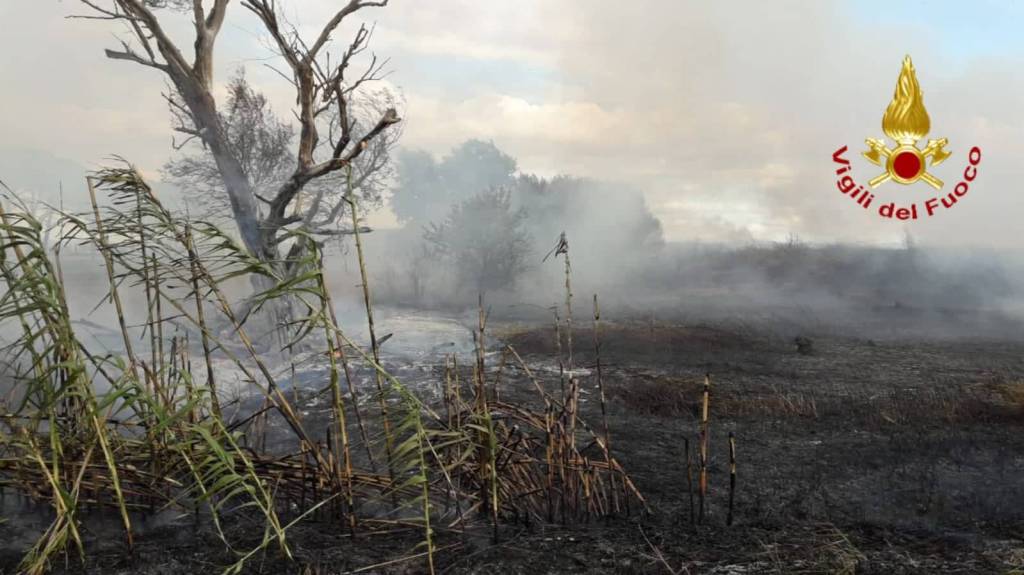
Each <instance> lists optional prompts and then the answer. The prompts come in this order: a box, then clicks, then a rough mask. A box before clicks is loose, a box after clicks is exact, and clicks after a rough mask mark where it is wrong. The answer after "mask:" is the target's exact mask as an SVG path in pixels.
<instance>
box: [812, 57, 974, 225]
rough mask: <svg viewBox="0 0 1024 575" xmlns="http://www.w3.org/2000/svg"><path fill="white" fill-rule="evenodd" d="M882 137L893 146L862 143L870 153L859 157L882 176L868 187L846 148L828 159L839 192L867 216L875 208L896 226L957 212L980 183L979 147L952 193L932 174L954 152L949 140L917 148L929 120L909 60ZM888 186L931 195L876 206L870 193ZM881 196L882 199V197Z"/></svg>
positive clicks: (896, 198)
mask: <svg viewBox="0 0 1024 575" xmlns="http://www.w3.org/2000/svg"><path fill="white" fill-rule="evenodd" d="M882 131H883V132H885V135H886V136H888V137H889V139H891V140H892V141H893V142H895V145H894V146H893V147H889V145H888V143H887V142H886V140H884V139H877V138H868V139H867V140H865V143H866V144H867V146H868V149H867V151H864V152H861V155H862V156H864V157H865V158H867V159H868V161H869V162H871V163H872V164H874V165H875V166H878V167H880V168H881V169H882V170H884V171H883V172H882V173H881V174H879V175H877V176H875V177H874V178H872V179H870V180H868V187H865V186H863V185H861V184H858V183H857V182H855V181H854V179H853V174H852V168H853V167H852V166H851V165H850V160H849V159H848V158H847V157H846V154H847V150H848V148H847V146H843V147H842V148H839V149H838V150H836V151H835V153H833V154H832V161H833V162H835V164H836V165H837V168H836V176H837V179H836V186H837V187H838V188H839V191H840V192H842V193H843V194H844V195H846V196H848V197H849V198H850V199H852V200H853V201H854V202H856V203H857V205H859V206H860V207H861V208H863V209H865V210H868V209H872V208H877V213H878V215H879V216H881V217H883V218H889V219H897V220H916V219H918V218H925V217H931V216H934V215H936V214H938V213H939V212H940V211H942V210H944V209H950V208H952V207H953V206H955V205H956V204H957V202H959V201H960V200H962V199H963V198H964V196H966V195H967V192H968V190H969V189H970V186H971V183H972V182H973V181H974V179H975V178H977V177H978V164H980V163H981V148H979V147H977V146H974V147H972V148H971V150H970V152H968V154H967V167H966V168H964V170H963V177H962V178H961V179H960V181H959V182H957V184H956V186H954V187H953V189H952V190H951V191H950V190H943V188H944V186H945V185H944V183H943V181H942V180H940V179H939V178H938V176H936V175H935V174H934V173H932V171H931V169H932V168H935V167H936V166H938V165H939V164H942V163H943V162H945V161H946V160H947V159H948V158H949V157H950V156H952V155H953V152H952V151H950V150H947V149H946V146H947V145H949V140H948V139H947V138H938V139H934V140H928V143H927V144H925V146H924V147H923V148H920V147H918V142H919V141H920V140H922V139H923V138H924V137H925V136H927V135H928V132H929V131H931V119H930V118H929V117H928V110H926V109H925V107H924V94H923V92H921V86H919V85H918V83H917V75H916V74H915V73H914V64H913V62H911V61H910V56H907V57H906V58H904V59H903V68H902V69H901V70H900V77H899V79H898V80H896V92H895V93H894V94H893V96H892V102H890V103H889V107H888V108H886V109H885V115H883V116H882ZM888 182H893V183H897V184H902V185H904V186H911V185H913V184H917V183H918V182H923V183H925V184H927V185H928V186H930V187H931V188H932V190H931V192H932V193H931V194H929V195H930V196H931V197H929V198H927V199H925V200H924V201H920V200H918V199H916V197H906V196H902V197H901V196H897V195H890V196H888V197H886V198H885V199H883V197H879V198H878V200H877V201H876V198H875V191H874V190H875V189H876V188H879V187H880V186H882V185H883V184H886V183H888ZM889 188H891V186H889ZM888 192H889V190H887V193H888ZM915 192H916V190H915ZM936 192H937V194H936ZM933 194H934V195H933ZM879 196H882V194H881V192H879ZM889 198H892V199H891V200H890V199H889ZM886 200H889V201H886ZM919 203H920V207H918V204H919Z"/></svg>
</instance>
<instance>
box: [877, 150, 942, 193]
mask: <svg viewBox="0 0 1024 575" xmlns="http://www.w3.org/2000/svg"><path fill="white" fill-rule="evenodd" d="M864 142H865V143H866V144H867V145H868V148H869V149H868V151H866V152H862V153H861V155H863V156H864V157H865V158H867V159H868V160H869V161H870V162H871V163H873V164H875V165H876V166H884V167H885V173H883V174H881V175H879V176H878V177H876V178H874V179H872V180H869V181H868V184H869V185H870V186H871V187H872V188H877V187H878V186H880V185H882V184H884V183H885V182H888V181H889V180H893V181H896V182H899V183H901V184H912V183H914V182H916V181H917V180H924V182H925V183H926V184H928V185H929V186H931V187H933V188H935V189H936V190H938V189H941V188H942V180H940V179H938V178H936V177H935V176H933V175H931V174H929V173H928V171H927V170H926V169H925V160H926V159H928V158H931V165H932V166H937V165H939V164H941V163H942V162H944V161H945V160H946V158H948V157H949V156H951V155H952V154H953V153H952V152H948V151H946V149H945V146H946V144H948V143H949V139H948V138H940V139H938V140H928V145H927V146H925V148H924V149H923V150H919V149H918V148H917V146H916V145H915V144H914V143H913V142H910V143H908V142H907V141H906V140H904V141H903V142H901V143H900V144H899V145H897V146H896V147H895V148H892V149H891V150H890V149H889V147H888V146H886V145H885V142H884V141H882V140H878V139H875V138H868V139H867V140H864Z"/></svg>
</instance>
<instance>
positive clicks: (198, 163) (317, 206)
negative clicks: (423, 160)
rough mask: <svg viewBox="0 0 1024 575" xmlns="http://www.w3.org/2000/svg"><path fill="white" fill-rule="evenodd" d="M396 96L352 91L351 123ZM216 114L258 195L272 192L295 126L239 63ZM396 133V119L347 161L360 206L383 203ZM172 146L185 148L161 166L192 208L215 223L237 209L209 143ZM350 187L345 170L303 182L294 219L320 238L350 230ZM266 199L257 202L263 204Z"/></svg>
mask: <svg viewBox="0 0 1024 575" xmlns="http://www.w3.org/2000/svg"><path fill="white" fill-rule="evenodd" d="M172 97H173V96H172ZM179 100H180V98H176V99H175V100H172V104H171V111H172V115H173V117H174V120H175V122H176V123H177V125H187V124H185V123H186V122H188V121H189V118H188V117H187V116H185V115H184V114H183V113H182V112H181V111H180V110H181V109H182V108H184V106H181V105H179ZM394 102H395V98H394V97H393V95H392V94H391V93H390V92H389V91H388V90H376V91H367V92H366V93H365V94H360V95H359V97H358V98H355V99H354V100H353V102H352V108H353V109H354V110H355V113H356V114H357V115H358V118H357V120H356V122H355V124H354V125H355V129H356V130H357V132H358V130H359V129H360V128H361V126H370V125H372V119H376V118H378V117H380V116H381V115H382V114H384V113H385V112H386V110H387V108H389V107H393V106H394ZM219 113H220V116H221V120H220V121H221V125H222V126H223V127H224V131H225V134H226V140H227V145H228V146H229V147H231V149H232V152H233V154H234V155H235V157H237V158H238V159H239V161H240V162H241V163H242V168H243V170H244V171H245V173H246V176H247V177H248V179H249V183H250V185H251V186H252V187H253V192H254V193H255V194H256V197H257V199H260V198H269V197H273V195H274V193H275V192H276V191H277V189H278V188H279V187H280V186H281V184H282V183H283V182H285V181H286V180H287V179H288V178H290V177H291V175H292V171H293V169H294V166H295V154H294V152H293V144H294V140H295V130H294V129H293V127H292V126H291V125H290V124H289V123H288V122H286V121H283V120H282V119H280V118H279V117H278V116H277V115H276V114H275V113H274V111H273V110H272V109H271V108H270V105H269V103H268V101H267V99H266V97H265V96H263V94H261V93H260V92H258V91H256V90H255V89H254V88H253V87H252V86H251V85H250V84H249V82H248V81H247V80H246V76H245V74H244V70H240V71H239V73H237V74H236V75H235V76H234V77H232V78H231V81H230V83H229V84H228V97H227V98H226V99H225V100H224V103H223V105H222V106H221V110H220V112H219ZM335 122H336V117H335V115H333V114H332V115H331V117H330V118H328V119H327V121H326V129H328V130H330V129H332V128H333V127H334V125H335ZM400 136H401V130H400V125H399V126H395V127H394V128H391V129H389V130H386V131H385V132H383V133H382V134H380V135H379V136H377V137H376V138H374V139H373V141H372V142H370V144H369V146H368V147H367V148H366V150H365V151H364V152H363V153H361V154H359V155H358V156H357V157H355V158H354V159H353V160H352V186H351V192H350V193H351V194H352V195H353V197H355V198H356V199H357V200H358V202H359V205H360V206H363V207H364V209H365V207H374V206H379V205H380V204H381V202H382V198H383V194H384V190H385V189H386V188H387V186H388V183H389V180H390V179H391V178H392V177H393V175H394V174H393V173H394V169H393V166H392V162H391V156H392V152H393V150H394V147H395V146H396V145H397V143H398V138H399V137H400ZM193 141H195V139H193ZM175 148H176V149H178V150H184V151H182V153H180V154H178V155H177V156H176V157H175V158H173V159H172V160H171V161H169V162H167V164H165V165H164V175H165V177H166V178H167V179H168V180H169V181H171V182H173V183H175V184H177V185H178V186H179V187H180V188H181V189H182V190H183V192H184V194H185V196H186V198H188V201H189V205H190V207H191V206H197V207H198V208H199V210H198V211H199V213H201V214H202V215H203V217H204V218H206V219H209V220H211V221H216V222H225V221H227V222H230V221H232V220H233V218H234V214H233V213H232V210H231V202H230V198H229V197H228V194H227V191H226V190H225V188H224V183H223V180H222V178H221V174H220V170H219V169H218V167H217V163H216V161H215V158H214V157H213V155H212V154H210V152H209V149H207V148H205V147H203V146H201V145H198V144H192V145H188V143H187V142H182V144H180V145H175ZM319 151H320V154H319V155H320V156H323V155H326V154H327V153H328V151H327V150H325V146H322V145H321V146H319ZM347 190H349V186H348V182H347V181H346V176H345V171H344V170H342V171H338V172H334V173H332V174H328V175H326V176H323V177H321V178H318V179H316V180H313V181H311V182H309V183H308V184H306V186H305V188H304V189H303V190H302V192H301V193H300V194H299V195H298V197H296V199H295V201H294V203H293V206H292V213H295V214H300V215H302V217H303V219H302V221H301V222H299V223H298V224H296V225H300V226H302V227H303V229H304V230H305V231H306V232H307V233H309V234H311V235H314V236H317V237H318V238H319V239H321V240H322V241H325V242H326V241H328V240H330V239H332V238H338V237H340V236H342V235H345V234H348V233H350V232H351V228H347V227H346V226H345V225H344V223H345V222H349V221H350V218H349V217H348V213H347V211H346V208H347V206H348V202H346V201H345V194H346V193H349V192H347ZM267 204H268V203H267V202H261V203H260V204H259V207H260V209H261V211H262V210H265V208H266V206H267ZM261 215H262V214H261ZM362 230H363V231H365V230H366V228H362Z"/></svg>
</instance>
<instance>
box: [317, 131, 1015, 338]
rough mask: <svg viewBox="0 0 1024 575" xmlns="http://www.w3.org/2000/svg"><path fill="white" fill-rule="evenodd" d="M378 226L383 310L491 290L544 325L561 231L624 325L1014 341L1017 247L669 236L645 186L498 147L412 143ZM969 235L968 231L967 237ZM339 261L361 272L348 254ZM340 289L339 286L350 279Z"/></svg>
mask: <svg viewBox="0 0 1024 575" xmlns="http://www.w3.org/2000/svg"><path fill="white" fill-rule="evenodd" d="M397 174H398V184H397V186H396V188H395V190H394V192H393V198H392V206H393V208H394V210H395V212H396V214H397V215H398V216H399V218H400V220H401V222H402V227H400V228H399V229H387V230H377V231H376V232H374V236H373V242H371V243H370V244H369V245H368V247H367V254H368V257H370V258H371V259H372V260H374V262H375V263H374V266H373V268H374V270H373V275H374V279H375V283H376V284H377V285H379V286H381V287H380V288H379V290H378V298H379V301H380V302H381V303H386V304H388V305H394V306H400V307H405V308H413V309H426V310H446V311H453V310H456V311H457V310H463V309H467V307H472V306H473V305H474V303H473V302H475V301H476V296H477V294H479V293H485V294H486V295H487V299H488V301H489V302H491V305H492V309H493V311H494V313H496V314H499V315H501V316H502V317H506V318H509V319H514V318H520V319H531V320H536V319H546V318H547V317H549V313H548V312H547V311H546V309H547V308H549V307H550V306H551V305H552V304H553V303H554V300H553V299H552V298H551V297H550V294H552V293H558V290H559V289H560V282H561V280H560V279H559V275H558V274H557V273H552V272H553V271H556V267H557V266H556V265H555V264H552V262H551V259H550V257H548V258H547V259H545V257H546V256H550V255H551V250H552V248H553V247H554V246H555V244H556V243H557V241H558V238H559V237H560V234H561V233H563V232H564V233H565V234H566V237H567V239H568V242H569V244H570V245H571V246H572V253H573V258H572V259H573V273H574V278H575V280H574V282H575V289H576V291H577V292H578V293H580V294H587V295H589V294H593V293H599V294H601V296H602V300H603V301H604V302H605V304H604V305H605V307H606V309H607V310H608V311H609V312H612V311H614V313H615V315H616V316H618V317H622V318H633V319H644V318H650V317H658V318H662V319H671V320H679V321H697V322H712V323H714V322H721V321H726V322H737V321H740V322H745V323H748V324H752V325H753V324H756V325H758V326H759V327H772V328H773V329H777V330H781V331H783V332H785V333H786V334H795V333H798V332H815V333H818V332H827V333H843V332H847V333H854V334H859V335H863V336H865V337H875V338H884V337H897V336H901V335H906V336H927V337H936V338H957V337H1017V334H1019V333H1021V332H1020V330H1019V329H1018V328H1019V325H1018V320H1019V319H1020V317H1021V312H1022V310H1024V307H1022V306H1021V305H1020V303H1021V301H1022V299H1021V298H1022V295H1024V294H1022V292H1021V288H1020V286H1021V285H1024V283H1022V281H1021V280H1024V258H1022V257H1021V254H1019V253H1013V252H1008V251H996V250H988V249H985V248H981V247H965V248H961V249H950V248H937V247H930V246H923V245H919V244H917V243H916V242H915V240H914V237H913V235H912V231H913V230H912V229H908V230H907V232H906V235H905V238H904V240H903V241H902V242H901V243H899V244H898V245H891V246H870V245H854V244H813V243H808V242H804V241H801V239H800V238H799V237H798V236H797V235H795V234H794V235H792V236H790V237H789V238H788V239H786V240H784V241H777V242H765V241H762V242H753V241H749V240H739V239H738V240H737V241H734V242H728V241H721V240H718V241H714V242H711V241H700V239H699V238H700V237H701V230H699V229H696V230H687V235H688V236H692V237H693V238H695V239H691V240H684V241H667V240H666V239H665V234H664V232H663V230H662V226H661V223H660V222H659V220H658V219H657V217H656V216H655V215H654V213H653V212H652V211H651V208H650V206H648V205H647V204H646V202H645V199H644V196H643V194H642V192H641V190H638V189H635V188H631V187H629V186H628V185H618V184H611V183H607V182H599V181H593V180H589V179H586V178H577V177H572V176H557V177H553V178H542V177H538V176H535V175H532V174H528V173H523V172H521V171H520V170H519V169H518V167H517V164H516V162H515V160H514V158H512V157H510V156H508V155H507V154H505V153H504V152H502V151H501V150H500V149H498V148H497V147H496V146H495V145H494V144H493V143H487V142H481V141H476V140H473V141H468V142H465V143H464V144H462V145H460V146H458V147H456V148H455V149H453V150H452V151H451V152H450V153H449V154H448V155H446V156H444V157H443V158H441V159H440V160H436V159H434V158H433V157H432V156H430V155H428V154H426V153H425V152H408V151H406V152H404V153H403V154H402V155H401V156H400V158H399V161H398V162H397ZM965 244H966V245H969V244H970V238H965ZM329 261H330V262H331V265H336V266H339V267H341V268H343V269H352V267H353V262H352V261H351V259H350V254H347V253H345V250H343V249H342V250H339V251H338V252H335V254H333V256H332V257H331V259H330V260H329ZM339 288H340V289H344V286H339Z"/></svg>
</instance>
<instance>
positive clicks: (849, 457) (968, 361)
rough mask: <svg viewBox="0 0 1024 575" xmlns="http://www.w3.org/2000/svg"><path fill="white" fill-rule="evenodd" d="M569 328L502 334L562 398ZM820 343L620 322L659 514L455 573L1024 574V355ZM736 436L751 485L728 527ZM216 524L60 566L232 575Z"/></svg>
mask: <svg viewBox="0 0 1024 575" xmlns="http://www.w3.org/2000/svg"><path fill="white" fill-rule="evenodd" d="M553 331H554V330H553V328H551V327H543V328H534V327H526V328H524V327H515V326H505V327H504V328H503V329H502V330H500V333H499V334H496V335H495V336H494V338H495V339H499V340H501V341H502V342H503V343H508V344H510V345H512V346H513V347H514V348H515V349H516V350H517V351H518V352H519V353H520V354H522V355H523V356H524V357H525V358H526V359H527V361H528V363H530V365H531V369H534V371H535V372H537V373H540V374H542V376H543V379H544V382H545V386H547V387H548V389H549V390H553V391H554V390H557V387H558V371H557V364H556V363H555V362H554V361H553V359H552V358H553V357H554V356H555V349H556V347H555V343H556V342H555V336H554V334H553ZM803 337H806V340H804V341H801V345H800V346H798V345H797V343H796V342H795V341H794V339H793V338H792V337H789V336H786V337H783V336H780V335H778V334H776V333H773V332H767V331H766V332H758V331H757V330H754V329H750V328H744V329H742V330H737V329H731V328H724V327H715V326H680V325H668V324H665V325H663V324H654V323H651V322H647V323H620V324H607V325H605V326H603V328H602V357H601V361H602V365H603V373H604V384H605V389H606V392H607V395H608V400H609V403H608V408H609V416H608V421H609V426H610V430H611V448H612V452H613V454H614V455H615V456H616V457H617V458H618V459H619V461H620V462H621V463H622V464H623V466H624V467H625V469H626V470H627V471H628V472H629V473H630V474H631V476H632V478H633V480H634V482H635V483H636V484H637V487H638V488H639V489H640V491H641V492H642V493H643V494H644V496H645V497H646V499H647V504H648V507H649V512H647V513H644V512H642V511H641V510H640V509H638V508H636V507H634V508H633V509H632V510H631V513H630V514H629V515H628V516H625V515H623V516H620V517H616V518H612V519H594V520H592V521H590V522H585V523H582V524H577V525H572V526H560V525H538V524H532V525H524V524H522V523H511V522H510V523H509V524H507V525H505V526H504V527H503V528H502V532H501V538H500V542H499V543H498V544H492V543H491V541H490V540H489V537H488V535H489V532H488V531H487V529H486V526H482V528H481V530H480V533H462V534H456V533H448V532H445V531H444V530H441V531H439V533H438V542H437V546H438V548H439V549H440V551H439V553H438V562H437V565H438V572H441V573H473V574H476V573H481V574H482V573H523V574H530V575H536V574H540V573H722V574H739V573H879V574H883V573H884V574H892V573H1024V342H1021V341H1011V340H1007V339H1005V338H1004V339H998V340H997V339H990V340H984V339H976V338H975V339H970V338H968V339H949V338H946V339H933V338H928V337H916V338H900V337H897V338H890V339H886V340H884V341H883V340H880V341H873V340H870V339H866V338H859V337H844V336H837V335H828V336H815V335H807V336H803ZM573 339H574V350H575V354H574V361H575V364H576V366H577V367H579V368H582V369H583V370H585V371H584V374H585V375H583V376H582V379H581V381H582V385H583V396H582V397H583V399H582V405H581V411H582V416H583V418H584V419H586V420H587V421H588V422H589V423H590V424H591V425H592V426H593V427H594V428H595V429H600V426H601V412H600V403H599V399H598V398H599V396H598V393H597V389H596V379H595V377H594V372H593V369H592V368H593V366H594V364H595V355H594V352H593V332H592V331H591V329H590V328H589V327H586V326H583V327H577V328H576V329H575V330H574V332H573ZM563 345H565V343H564V341H563ZM798 347H799V350H798ZM495 349H496V350H497V349H498V347H497V346H495ZM495 353H499V352H497V351H496V352H495ZM467 362H468V359H467ZM507 369H508V371H507V375H506V376H503V378H502V380H501V389H500V393H501V395H502V398H503V400H506V401H510V400H511V401H516V402H522V403H524V404H527V405H539V401H538V399H537V395H536V392H535V391H534V390H533V388H532V386H531V385H530V384H529V383H528V382H527V380H526V379H525V377H524V376H523V374H522V373H520V372H519V370H516V369H512V368H507ZM705 373H710V374H711V380H712V394H711V418H710V421H711V424H710V428H711V435H710V462H709V464H710V468H709V485H710V487H709V496H708V498H707V506H708V507H707V516H706V518H705V521H704V524H702V525H699V526H698V525H694V524H693V523H691V520H690V503H689V501H690V497H689V495H688V488H687V476H686V455H685V452H684V447H683V446H684V438H688V439H689V440H690V443H691V447H693V446H695V445H696V440H697V428H698V410H699V405H700V397H701V388H702V384H703V378H704V374H705ZM730 431H731V432H734V433H735V436H736V442H737V452H738V484H737V491H736V499H735V521H734V524H733V525H731V526H727V525H726V524H725V519H726V513H727V501H728V456H727V454H728V451H727V449H728V447H727V436H728V433H729V432H730ZM595 456H597V453H596V451H595ZM204 523H205V522H199V524H198V525H200V526H199V527H195V528H193V526H192V524H191V523H190V522H189V521H187V520H184V521H183V520H178V521H176V522H174V523H172V524H169V525H164V526H153V527H152V528H149V529H144V531H143V533H142V534H140V536H139V537H138V538H137V543H136V550H135V553H134V555H132V556H127V555H126V554H125V552H124V547H123V545H122V544H121V541H120V539H119V537H118V535H117V532H116V531H110V532H109V533H108V534H107V535H103V534H102V532H99V531H97V532H96V533H93V534H92V535H91V536H88V538H89V547H90V549H89V550H88V551H89V554H88V558H87V562H86V565H85V566H84V567H82V566H79V565H78V564H77V559H75V558H74V556H73V555H72V556H71V559H70V561H69V562H68V564H67V565H55V568H56V569H57V570H59V571H66V572H82V571H85V572H89V573H135V572H140V573H154V574H155V573H200V572H219V571H220V570H221V569H222V568H223V566H225V565H227V564H230V563H231V562H232V561H233V558H232V556H231V555H230V554H229V553H227V552H225V551H223V550H222V547H221V545H220V543H219V541H217V539H216V537H215V536H214V534H213V533H212V532H210V531H209V529H208V528H207V527H203V526H201V525H203V524H204ZM237 523H238V524H237V525H236V524H232V525H228V527H227V529H228V530H229V532H230V534H231V536H232V538H233V539H235V540H238V541H241V542H245V541H248V540H251V541H250V542H251V543H252V544H253V545H255V544H256V543H258V542H259V540H260V538H261V536H262V533H247V532H246V527H245V524H244V522H243V521H239V522H237ZM5 529H7V530H8V532H9V529H10V527H9V526H6V527H5V526H4V525H0V535H3V534H4V533H5ZM420 538H421V534H420V533H419V532H418V531H417V530H416V529H413V528H410V529H409V530H407V531H402V530H398V531H394V530H389V531H387V532H383V533H381V534H357V536H356V537H355V538H353V537H350V536H349V535H348V534H347V533H345V532H344V530H343V529H342V528H340V527H338V526H337V525H336V524H335V523H331V522H327V521H310V522H304V523H302V524H299V525H298V526H296V527H295V528H293V529H292V530H291V531H290V542H291V544H292V546H293V550H294V553H295V561H291V562H289V561H285V560H284V559H282V558H281V557H279V556H278V555H277V553H276V552H275V551H273V550H271V551H269V552H268V553H267V554H266V555H265V556H262V557H260V558H258V559H254V560H253V561H251V562H250V563H249V564H248V565H247V567H246V571H245V572H247V573H310V574H314V573H321V574H328V573H343V572H347V571H350V570H356V569H360V568H364V567H366V566H372V565H378V566H377V567H373V568H371V569H369V570H367V571H363V572H369V573H422V572H424V570H425V566H424V565H423V563H422V562H420V561H415V560H414V561H398V562H396V563H393V564H385V565H380V564H381V563H384V562H388V561H393V560H396V559H399V558H401V557H402V556H404V555H407V554H408V553H409V552H410V549H412V548H413V547H414V546H415V545H416V542H417V541H419V540H420ZM240 548H243V549H244V548H245V547H244V546H240ZM19 557H20V555H18V554H16V553H15V551H14V550H12V549H10V548H8V549H6V550H5V551H3V552H2V554H0V572H13V570H14V566H15V565H16V563H17V560H18V558H19ZM5 569H6V571H5Z"/></svg>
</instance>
